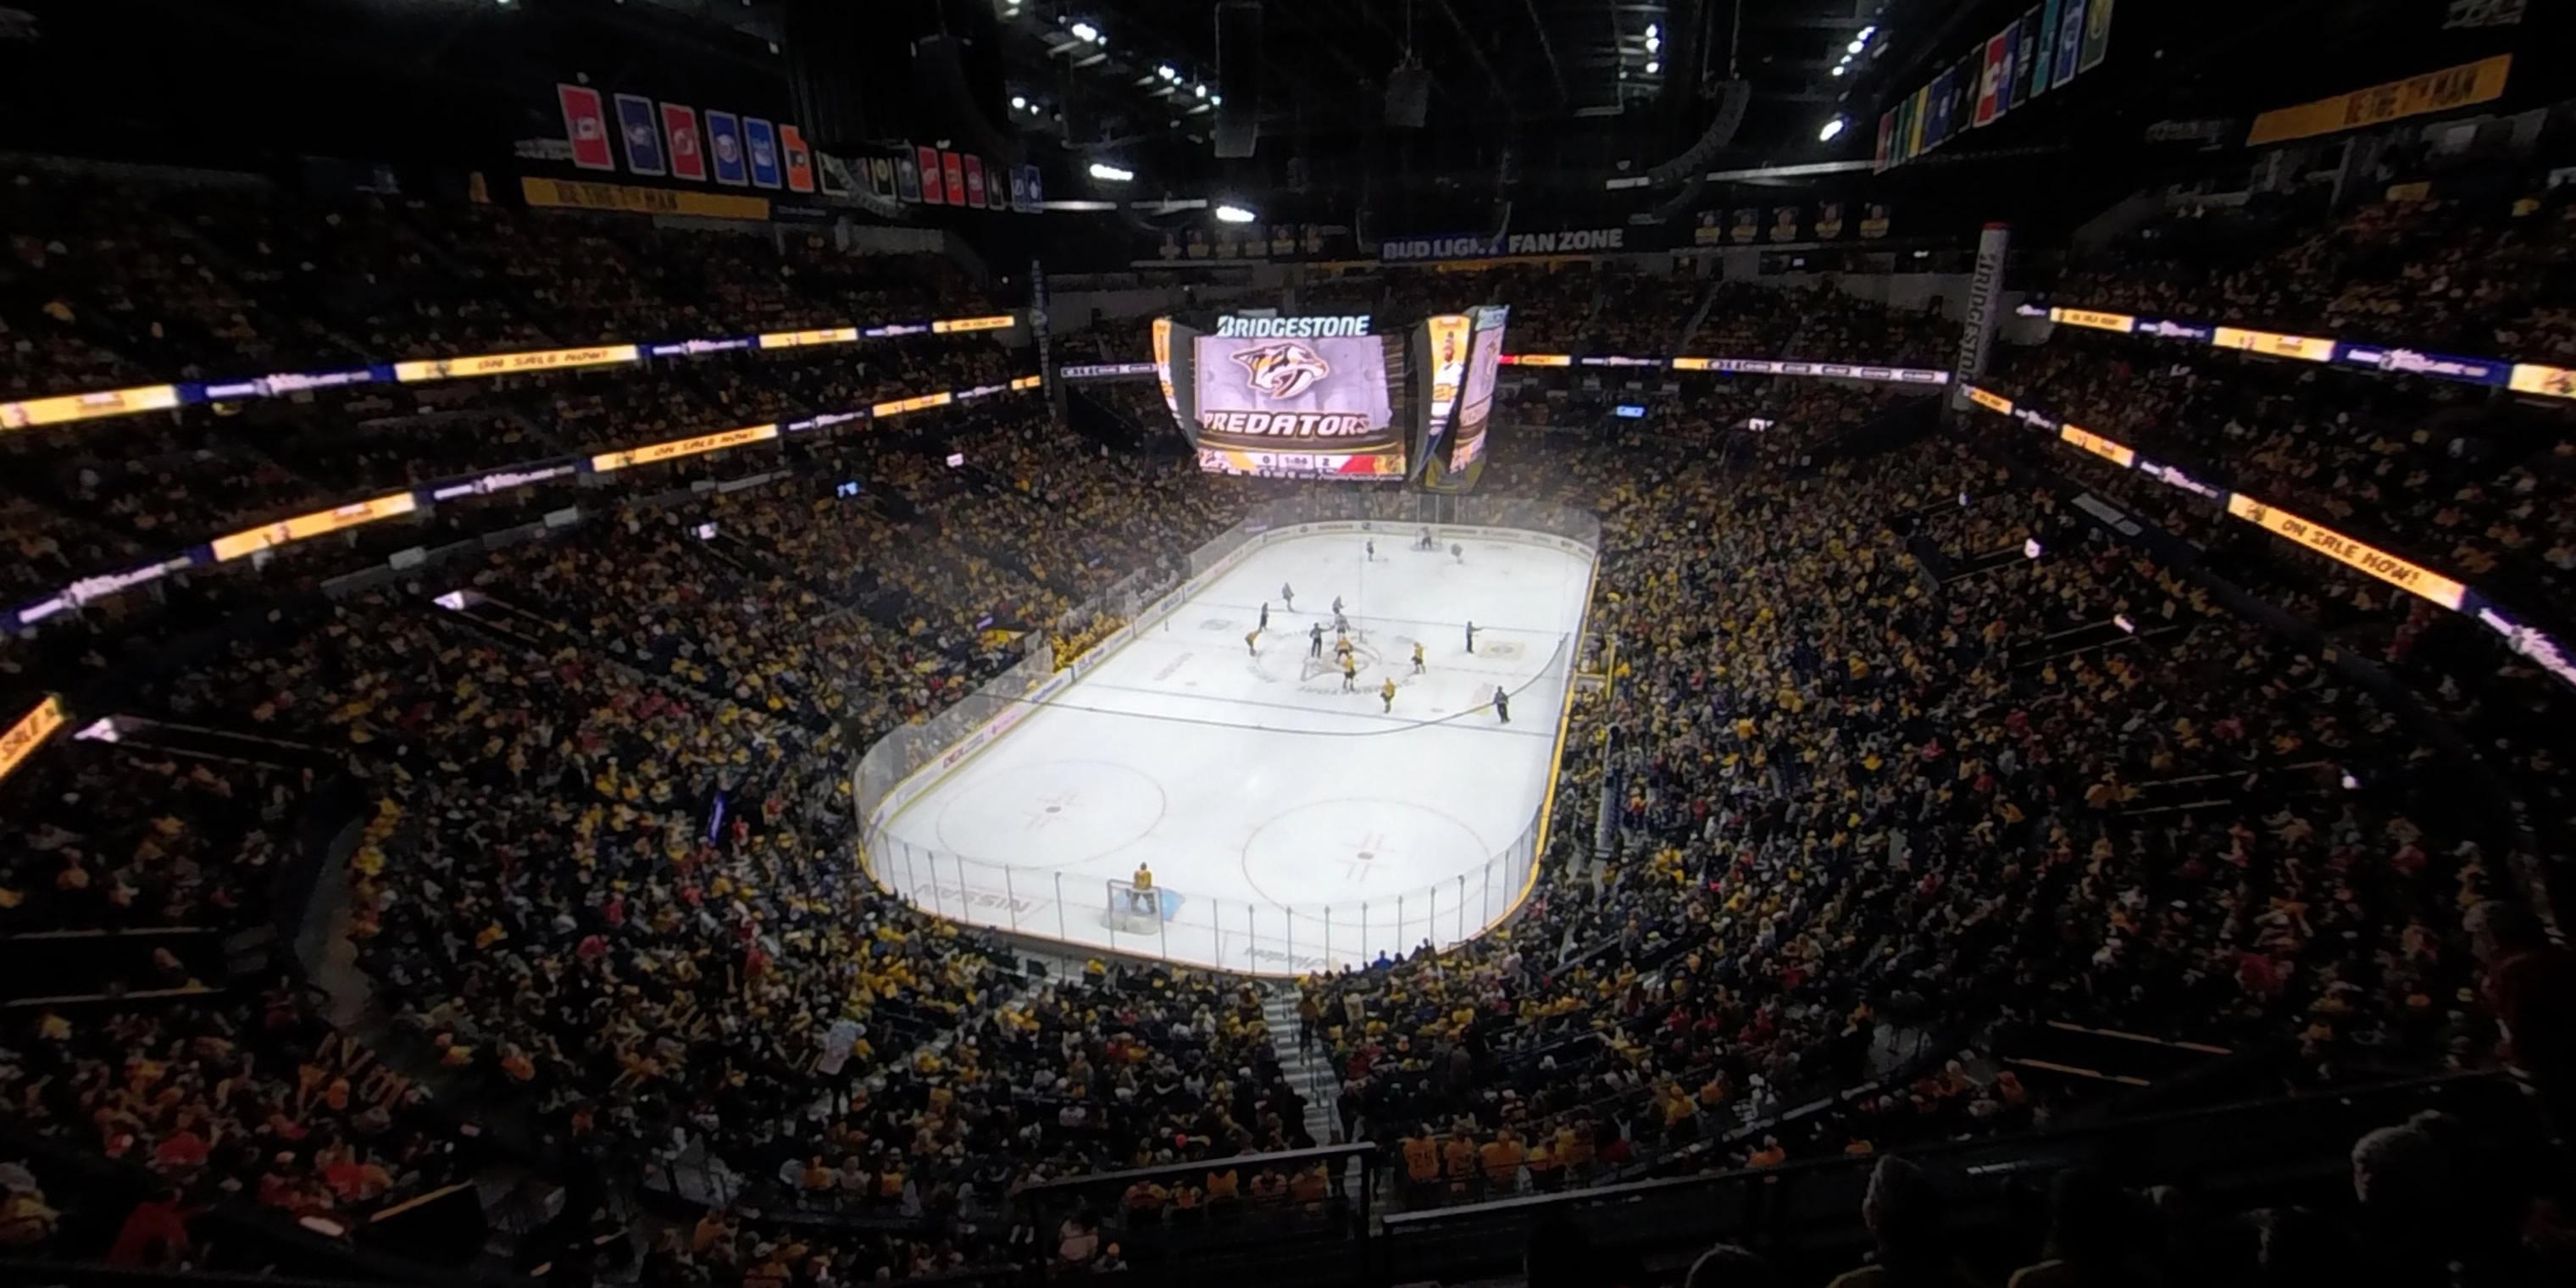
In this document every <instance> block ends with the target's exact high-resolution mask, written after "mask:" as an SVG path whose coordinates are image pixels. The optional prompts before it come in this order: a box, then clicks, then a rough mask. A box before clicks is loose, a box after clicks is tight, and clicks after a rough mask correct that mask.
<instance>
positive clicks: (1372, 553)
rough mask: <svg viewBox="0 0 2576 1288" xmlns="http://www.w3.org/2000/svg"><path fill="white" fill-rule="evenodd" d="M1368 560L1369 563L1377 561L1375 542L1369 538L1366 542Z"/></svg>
mask: <svg viewBox="0 0 2576 1288" xmlns="http://www.w3.org/2000/svg"><path fill="white" fill-rule="evenodd" d="M1368 561H1369V562H1370V563H1376V562H1377V542H1376V540H1375V539H1371V540H1370V541H1369V543H1368Z"/></svg>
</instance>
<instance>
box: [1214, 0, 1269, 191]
mask: <svg viewBox="0 0 2576 1288" xmlns="http://www.w3.org/2000/svg"><path fill="white" fill-rule="evenodd" d="M1216 94H1217V97H1218V98H1220V99H1222V100H1224V101H1223V102H1220V103H1218V104H1217V105H1216V129H1215V131H1214V133H1215V136H1216V139H1215V142H1216V154H1217V155H1218V156H1220V157H1224V158H1228V159H1239V158H1242V157H1248V156H1251V155H1252V149H1253V145H1254V144H1257V143H1259V142H1260V141H1261V0H1224V3H1222V4H1219V5H1218V6H1217V7H1216Z"/></svg>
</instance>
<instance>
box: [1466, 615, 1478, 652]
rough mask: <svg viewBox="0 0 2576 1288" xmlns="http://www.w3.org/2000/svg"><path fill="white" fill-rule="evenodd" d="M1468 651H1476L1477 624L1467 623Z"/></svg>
mask: <svg viewBox="0 0 2576 1288" xmlns="http://www.w3.org/2000/svg"><path fill="white" fill-rule="evenodd" d="M1467 651H1468V652H1470V653H1473V652H1475V651H1476V624H1475V623H1474V622H1469V623H1467Z"/></svg>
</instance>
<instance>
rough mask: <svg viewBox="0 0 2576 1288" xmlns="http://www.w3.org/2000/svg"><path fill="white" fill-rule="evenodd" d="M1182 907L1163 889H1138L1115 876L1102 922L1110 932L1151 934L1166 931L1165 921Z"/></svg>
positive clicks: (1101, 915) (1102, 909)
mask: <svg viewBox="0 0 2576 1288" xmlns="http://www.w3.org/2000/svg"><path fill="white" fill-rule="evenodd" d="M1179 904H1180V900H1179V899H1177V898H1174V897H1173V896H1172V893H1171V892H1170V891H1168V890H1165V889H1163V888H1162V887H1160V886H1156V887H1155V888H1153V889H1151V890H1139V889H1137V888H1136V883H1135V882H1133V881H1121V880H1119V879H1117V878H1116V877H1112V878H1110V879H1109V897H1108V901H1107V902H1106V903H1105V904H1104V905H1103V906H1102V908H1101V911H1100V921H1101V924H1102V925H1105V926H1107V927H1108V928H1110V929H1111V930H1116V931H1122V932H1124V933H1127V934H1131V935H1150V934H1154V933H1157V932H1159V931H1160V930H1161V929H1162V928H1163V922H1164V921H1165V920H1166V919H1167V918H1169V917H1170V916H1171V915H1172V909H1173V908H1175V907H1177V906H1179Z"/></svg>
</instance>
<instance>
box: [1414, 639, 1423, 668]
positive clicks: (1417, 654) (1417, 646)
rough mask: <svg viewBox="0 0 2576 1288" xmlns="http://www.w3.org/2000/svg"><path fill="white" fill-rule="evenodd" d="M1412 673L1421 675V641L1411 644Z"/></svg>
mask: <svg viewBox="0 0 2576 1288" xmlns="http://www.w3.org/2000/svg"><path fill="white" fill-rule="evenodd" d="M1413 673H1414V674H1415V675H1420V674H1422V641H1420V640H1415V641H1414V642H1413Z"/></svg>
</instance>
